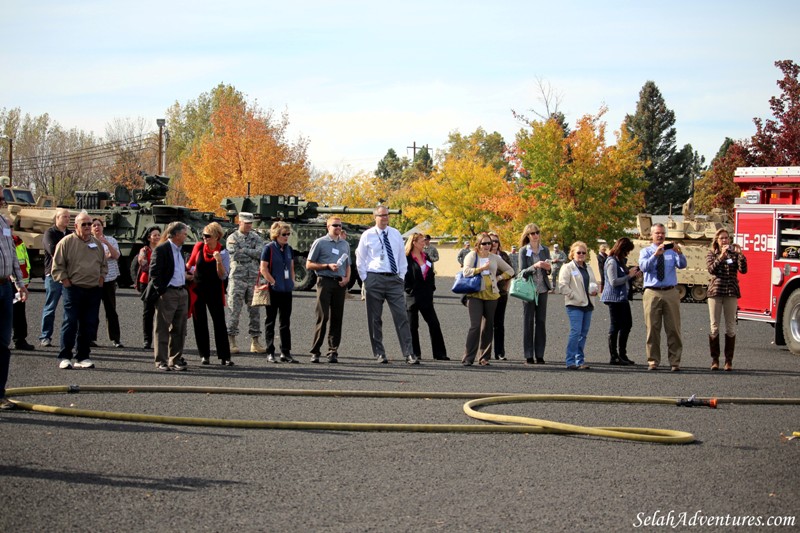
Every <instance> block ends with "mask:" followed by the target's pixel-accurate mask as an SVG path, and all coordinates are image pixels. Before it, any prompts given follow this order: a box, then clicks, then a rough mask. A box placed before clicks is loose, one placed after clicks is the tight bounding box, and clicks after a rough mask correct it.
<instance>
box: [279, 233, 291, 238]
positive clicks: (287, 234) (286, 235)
mask: <svg viewBox="0 0 800 533" xmlns="http://www.w3.org/2000/svg"><path fill="white" fill-rule="evenodd" d="M289 235H291V233H281V237H288V236H289Z"/></svg>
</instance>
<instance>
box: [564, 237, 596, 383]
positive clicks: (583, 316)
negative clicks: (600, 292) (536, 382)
mask: <svg viewBox="0 0 800 533" xmlns="http://www.w3.org/2000/svg"><path fill="white" fill-rule="evenodd" d="M586 253H587V247H586V243H585V242H582V241H575V242H574V243H572V246H570V248H569V259H570V262H569V263H567V264H566V265H564V266H563V267H561V272H559V274H558V292H559V293H561V294H563V295H564V305H565V306H566V308H567V317H568V318H569V340H568V341H567V351H566V354H567V369H568V370H588V369H589V365H587V364H586V354H585V353H584V351H583V350H584V347H585V346H586V337H587V336H588V335H589V326H591V324H592V311H594V304H593V302H592V298H593V297H595V296H597V289H598V287H597V280H596V279H595V277H594V272H592V267H591V266H589V263H587V262H586V259H587V257H586Z"/></svg>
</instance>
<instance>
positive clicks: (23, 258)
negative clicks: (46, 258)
mask: <svg viewBox="0 0 800 533" xmlns="http://www.w3.org/2000/svg"><path fill="white" fill-rule="evenodd" d="M16 249H17V260H18V261H19V269H20V270H21V271H22V282H23V283H24V284H25V286H26V287H27V286H28V283H30V282H31V275H30V271H31V260H30V258H29V257H28V249H27V248H25V243H24V242H21V243H19V244H18V245H17V247H16Z"/></svg>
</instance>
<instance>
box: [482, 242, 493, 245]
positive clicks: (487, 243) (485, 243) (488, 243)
mask: <svg viewBox="0 0 800 533" xmlns="http://www.w3.org/2000/svg"><path fill="white" fill-rule="evenodd" d="M491 245H492V243H491V242H482V243H481V246H491Z"/></svg>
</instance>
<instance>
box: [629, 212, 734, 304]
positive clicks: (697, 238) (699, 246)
mask: <svg viewBox="0 0 800 533" xmlns="http://www.w3.org/2000/svg"><path fill="white" fill-rule="evenodd" d="M652 225H653V217H652V215H648V214H640V215H637V217H636V226H637V228H638V230H639V238H638V239H633V245H634V249H633V251H632V252H631V253H630V255H629V256H628V259H629V260H628V264H629V265H631V266H632V265H636V264H638V262H639V252H640V251H641V249H642V248H647V247H648V246H650V244H651V243H652V241H651V238H650V228H651V226H652ZM664 225H665V226H666V230H667V234H666V237H665V241H666V242H675V243H678V244H680V245H681V250H682V251H683V254H684V255H685V256H686V263H687V266H686V268H684V269H679V270H678V271H677V274H678V292H679V294H680V296H681V299H682V300H685V301H694V302H704V301H705V300H706V299H707V298H708V284H709V282H710V281H711V275H710V274H709V273H708V268H707V266H706V256H707V255H708V250H709V249H710V248H711V243H712V242H713V241H714V234H715V233H716V232H717V230H719V229H720V228H725V229H727V230H728V231H729V232H730V234H731V235H733V224H732V223H731V221H730V220H729V218H728V215H727V213H725V211H724V210H722V209H714V210H712V212H711V214H710V215H695V214H694V210H693V209H692V206H691V203H690V202H687V204H685V205H684V209H683V217H682V220H675V219H674V218H673V217H672V216H669V217H668V218H667V222H666V223H665V224H664ZM634 289H635V290H637V291H639V292H641V290H642V278H638V279H637V280H636V283H635V285H634Z"/></svg>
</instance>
